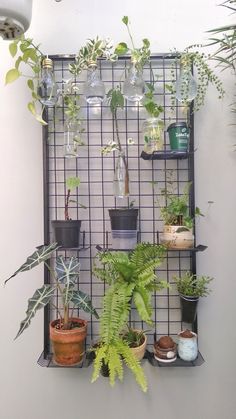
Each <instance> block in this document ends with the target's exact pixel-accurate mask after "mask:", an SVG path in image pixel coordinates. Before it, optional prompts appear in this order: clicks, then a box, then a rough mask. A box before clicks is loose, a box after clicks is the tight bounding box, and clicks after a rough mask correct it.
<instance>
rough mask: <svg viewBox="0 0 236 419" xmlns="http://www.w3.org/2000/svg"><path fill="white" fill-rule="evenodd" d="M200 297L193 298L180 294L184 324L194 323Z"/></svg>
mask: <svg viewBox="0 0 236 419" xmlns="http://www.w3.org/2000/svg"><path fill="white" fill-rule="evenodd" d="M198 301H199V297H192V296H188V295H182V294H180V306H181V314H182V317H181V319H182V322H185V323H194V321H195V319H196V315H197V305H198Z"/></svg>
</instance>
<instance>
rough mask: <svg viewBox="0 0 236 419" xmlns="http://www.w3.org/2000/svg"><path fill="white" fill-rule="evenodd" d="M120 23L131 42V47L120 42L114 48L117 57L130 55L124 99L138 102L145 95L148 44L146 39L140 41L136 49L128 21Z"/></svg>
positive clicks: (124, 86)
mask: <svg viewBox="0 0 236 419" xmlns="http://www.w3.org/2000/svg"><path fill="white" fill-rule="evenodd" d="M122 22H123V23H124V24H125V26H126V28H127V30H128V35H129V38H130V41H131V47H128V45H127V44H126V43H125V42H120V43H119V44H118V45H117V46H116V48H115V54H117V55H118V56H120V55H124V54H130V55H131V66H130V68H129V71H128V76H127V77H126V79H125V81H124V85H123V94H124V97H125V98H126V99H127V100H128V101H131V102H139V101H140V100H141V99H142V98H143V96H144V93H145V82H144V80H143V74H142V72H143V67H144V65H145V63H146V62H148V60H149V58H150V42H149V40H148V39H147V38H144V39H143V40H142V47H141V48H136V47H135V45H134V40H133V37H132V34H131V31H130V21H129V18H128V16H124V17H123V18H122Z"/></svg>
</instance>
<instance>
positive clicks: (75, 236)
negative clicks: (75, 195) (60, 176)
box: [52, 177, 86, 248]
mask: <svg viewBox="0 0 236 419" xmlns="http://www.w3.org/2000/svg"><path fill="white" fill-rule="evenodd" d="M79 185H80V178H79V177H69V178H67V179H66V188H67V191H66V196H65V209H64V215H65V220H53V221H52V229H53V235H54V240H55V241H56V242H57V244H58V245H59V246H62V247H63V248H77V247H79V235H80V227H81V220H72V219H71V218H70V216H69V206H70V203H72V202H74V200H73V199H71V192H73V191H74V190H75V189H76V188H78V187H79ZM78 205H79V206H80V207H81V208H86V207H85V206H84V205H82V204H80V203H78Z"/></svg>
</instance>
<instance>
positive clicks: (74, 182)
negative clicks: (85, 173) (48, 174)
mask: <svg viewBox="0 0 236 419" xmlns="http://www.w3.org/2000/svg"><path fill="white" fill-rule="evenodd" d="M79 185H80V178H79V177H68V178H67V179H66V187H67V189H69V190H70V191H72V190H73V189H75V188H78V186H79Z"/></svg>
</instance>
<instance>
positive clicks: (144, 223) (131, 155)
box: [43, 54, 197, 358]
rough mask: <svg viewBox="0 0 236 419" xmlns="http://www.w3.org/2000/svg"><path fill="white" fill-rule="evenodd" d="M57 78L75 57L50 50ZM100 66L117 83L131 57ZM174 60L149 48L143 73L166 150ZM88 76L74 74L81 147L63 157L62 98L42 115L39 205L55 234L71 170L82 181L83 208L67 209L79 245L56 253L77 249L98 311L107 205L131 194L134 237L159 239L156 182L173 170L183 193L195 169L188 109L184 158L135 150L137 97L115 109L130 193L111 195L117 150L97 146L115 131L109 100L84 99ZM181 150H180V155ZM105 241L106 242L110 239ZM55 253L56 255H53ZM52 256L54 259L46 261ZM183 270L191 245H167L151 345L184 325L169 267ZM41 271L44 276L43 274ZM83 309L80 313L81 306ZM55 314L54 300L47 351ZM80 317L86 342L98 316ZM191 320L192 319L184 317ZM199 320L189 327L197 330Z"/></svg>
mask: <svg viewBox="0 0 236 419" xmlns="http://www.w3.org/2000/svg"><path fill="white" fill-rule="evenodd" d="M52 59H53V61H54V71H55V76H56V81H57V83H58V84H59V86H60V87H61V88H62V87H63V82H64V81H65V80H68V79H69V78H71V77H72V76H71V74H70V73H69V71H68V66H69V64H70V63H71V62H73V60H74V58H73V57H69V56H67V57H65V56H53V57H52ZM98 64H99V69H100V74H101V77H102V80H103V81H104V82H105V85H106V91H108V90H109V89H110V88H111V87H114V86H116V85H117V84H118V83H121V84H122V80H124V75H125V74H126V73H127V69H128V66H129V58H127V57H124V58H120V59H119V60H118V62H116V63H110V62H107V61H105V60H100V61H99V63H98ZM178 66H179V64H178V61H176V57H175V56H174V55H169V54H160V55H156V56H152V58H151V62H150V64H148V65H146V66H145V68H144V79H145V81H149V82H150V81H151V80H152V79H153V75H154V77H155V79H157V82H156V93H155V95H156V99H157V101H158V103H159V104H161V105H162V106H163V107H164V113H163V114H162V119H163V121H164V123H165V133H164V148H165V151H168V150H169V143H168V136H167V132H166V128H167V127H168V125H169V124H170V123H172V122H176V121H180V120H186V115H184V114H183V112H182V109H181V107H180V106H179V105H178V103H176V104H175V106H174V109H173V107H172V106H171V95H170V93H169V91H168V89H167V88H166V85H167V84H168V83H170V82H171V81H172V75H171V70H173V68H174V71H175V77H176V75H177V71H178ZM85 78H86V72H84V74H82V77H80V79H79V80H76V79H75V80H74V81H75V82H76V84H77V86H78V87H79V88H80V93H81V117H82V118H83V119H84V129H85V132H84V134H83V137H84V138H83V140H84V143H85V145H84V146H81V147H80V149H79V157H78V158H72V159H68V158H64V157H63V143H64V137H63V132H64V122H65V106H64V104H63V103H61V104H60V105H59V106H57V108H56V109H49V110H48V111H47V115H45V116H46V118H47V120H48V127H47V128H46V129H44V139H43V141H44V145H43V147H44V203H45V207H44V212H45V214H44V215H45V229H44V234H45V242H46V243H48V242H49V241H52V232H51V224H50V223H51V220H54V219H63V207H64V194H65V180H66V178H67V177H68V176H77V175H78V176H79V177H80V179H81V185H80V187H79V196H76V195H74V198H75V200H78V202H81V203H83V205H85V206H86V207H87V210H84V209H81V208H80V207H79V205H77V204H73V208H72V209H71V212H70V215H71V218H72V219H76V218H79V219H81V220H82V230H83V231H84V232H85V243H84V249H82V250H81V251H79V250H76V249H74V250H64V251H62V250H61V251H59V252H57V254H63V255H65V256H71V255H76V256H78V257H79V259H80V262H81V274H80V280H79V287H80V289H81V290H82V291H85V292H87V293H89V294H90V296H91V298H92V302H93V305H94V306H95V307H96V309H97V311H98V313H100V312H101V301H102V297H103V295H104V289H105V288H104V284H103V283H101V282H100V281H99V280H97V279H96V278H95V277H94V276H93V274H92V268H93V259H94V256H95V254H96V253H97V250H96V246H97V245H99V246H101V247H102V248H104V247H105V246H107V244H108V246H110V245H111V243H110V242H111V239H110V220H109V215H108V209H109V208H112V207H114V206H125V205H127V204H128V203H129V202H130V201H132V200H135V206H136V207H138V208H139V225H138V228H139V232H140V233H139V237H140V241H149V242H151V243H157V242H158V232H161V231H162V229H163V221H162V220H161V217H160V207H161V206H163V205H164V202H163V201H161V195H160V189H162V188H163V187H166V186H167V182H168V177H169V176H170V174H171V175H172V182H173V184H174V186H175V188H176V193H177V194H181V193H182V191H183V188H184V185H185V184H186V182H189V181H193V180H194V179H193V177H194V160H193V154H194V141H193V140H194V139H193V116H192V114H191V116H190V125H191V127H192V129H191V141H190V152H189V153H186V156H182V157H185V158H179V159H178V158H174V159H173V158H170V157H169V158H168V155H166V157H167V158H165V155H164V156H162V157H161V159H159V160H151V161H148V160H144V159H142V158H140V155H141V153H142V150H143V136H142V123H143V121H144V119H145V118H146V117H147V115H146V111H145V109H144V108H143V107H142V106H141V105H139V104H137V105H136V104H135V105H132V104H130V103H126V105H125V109H124V110H119V112H118V118H119V122H118V123H119V131H120V137H121V142H122V144H123V147H124V149H125V151H126V155H127V158H128V165H129V176H130V197H129V198H128V199H122V200H121V199H115V198H114V197H113V188H112V183H113V173H114V168H115V161H116V155H115V154H114V155H109V156H103V155H102V154H101V147H102V146H104V145H106V144H107V142H108V140H111V139H113V138H114V124H113V120H112V116H111V113H110V110H109V106H108V105H107V103H106V102H104V103H103V104H102V106H99V107H98V106H89V105H87V103H86V101H85V99H84V97H83V90H82V85H83V82H84V80H85ZM128 138H133V140H134V141H135V144H134V145H132V146H128ZM179 157H180V156H179ZM190 208H191V210H192V212H193V209H194V193H193V188H192V191H191V196H190ZM107 241H108V243H107ZM56 256H57V255H55V257H56ZM51 263H54V260H52V261H51ZM186 270H192V271H193V272H195V270H196V258H195V252H192V251H169V252H168V253H167V257H166V259H165V261H164V263H163V265H162V266H161V268H160V269H159V271H158V273H159V276H160V278H161V279H165V280H167V281H168V282H169V283H170V284H171V285H172V287H171V289H168V290H166V289H165V290H163V291H162V292H158V293H155V294H154V295H153V307H154V314H153V320H154V325H155V327H154V330H151V331H150V332H149V333H148V344H149V349H151V345H152V343H153V334H155V336H156V337H159V336H162V335H171V336H173V337H175V336H176V335H177V333H178V332H180V331H181V330H182V328H183V325H182V323H181V315H180V302H179V297H178V292H177V290H176V286H175V284H174V283H173V279H172V277H173V275H175V274H177V275H180V274H181V272H184V271H186ZM49 280H50V279H49V278H48V275H47V272H46V271H45V281H46V282H48V281H49ZM79 314H80V313H79ZM55 317H56V312H55V310H54V309H53V307H51V308H49V309H48V310H47V311H46V312H45V333H44V339H45V342H44V358H47V357H48V353H49V352H50V348H49V336H48V321H49V319H53V318H55ZM81 317H83V318H85V319H87V320H88V322H89V325H88V337H87V343H86V345H87V347H88V346H90V344H91V342H94V341H96V339H97V337H98V321H97V320H96V319H94V318H91V316H89V315H86V314H85V313H81ZM130 320H131V322H132V324H135V327H137V328H138V327H144V328H147V327H146V326H145V325H143V324H142V323H141V322H140V320H139V319H138V316H137V314H136V312H135V310H134V308H132V312H131V317H130ZM188 326H189V325H188ZM196 327H197V326H196V324H195V325H194V330H196Z"/></svg>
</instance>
